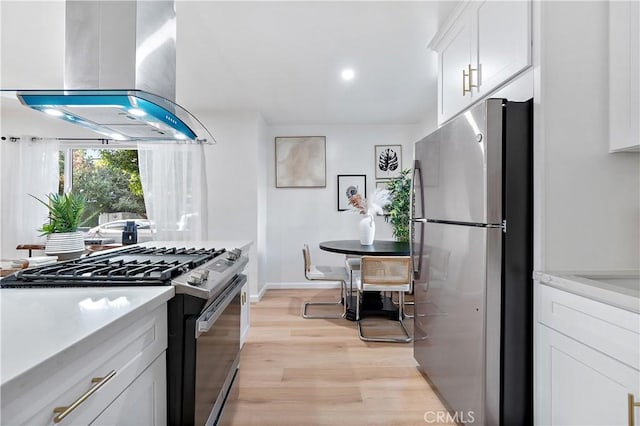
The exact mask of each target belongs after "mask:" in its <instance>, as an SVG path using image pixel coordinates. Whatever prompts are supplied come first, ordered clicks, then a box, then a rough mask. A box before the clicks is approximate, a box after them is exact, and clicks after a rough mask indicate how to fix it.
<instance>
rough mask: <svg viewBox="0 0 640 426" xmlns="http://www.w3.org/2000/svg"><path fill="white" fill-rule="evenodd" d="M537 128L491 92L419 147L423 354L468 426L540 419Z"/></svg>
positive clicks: (525, 108)
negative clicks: (536, 415) (536, 404)
mask: <svg viewBox="0 0 640 426" xmlns="http://www.w3.org/2000/svg"><path fill="white" fill-rule="evenodd" d="M532 127H533V125H532V101H528V102H509V101H507V100H505V99H488V100H486V101H484V102H482V103H480V104H478V105H477V106H475V107H473V108H471V109H470V110H468V111H466V112H464V113H463V114H461V115H460V116H458V117H457V118H455V119H454V120H452V121H451V122H449V124H446V125H444V126H442V127H441V128H439V129H438V130H436V131H435V132H433V133H432V134H430V135H429V136H427V137H425V138H424V139H422V140H420V141H418V142H416V144H415V153H414V155H415V157H414V158H415V161H414V171H413V191H414V194H413V200H412V208H411V213H412V215H411V222H412V230H411V234H412V244H411V249H412V257H413V268H414V283H415V284H414V295H415V320H414V324H415V340H414V357H415V359H416V360H417V361H418V363H419V365H420V368H421V370H422V371H423V373H424V374H425V376H426V377H427V379H428V380H429V381H430V383H431V384H432V386H433V387H434V388H435V390H436V391H437V392H438V394H439V396H440V397H441V399H442V400H443V402H444V403H445V405H446V406H447V408H448V410H449V413H448V414H447V415H448V416H449V417H448V418H449V419H453V420H455V421H457V422H459V423H463V424H474V425H498V424H501V425H526V424H531V423H532V422H533V377H532V376H533V374H532V370H533V366H532V365H533V282H532V278H531V275H532V268H533V261H532V257H533V255H532V252H533V247H532V246H533V237H532V215H533V203H532V186H533V185H532V163H533V160H532V139H533V137H532ZM434 415H435V414H434ZM425 416H426V414H425Z"/></svg>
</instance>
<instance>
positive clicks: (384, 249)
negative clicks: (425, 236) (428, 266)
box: [320, 240, 410, 256]
mask: <svg viewBox="0 0 640 426" xmlns="http://www.w3.org/2000/svg"><path fill="white" fill-rule="evenodd" d="M320 249H321V250H324V251H330V252H332V253H342V254H352V255H356V256H409V254H410V253H409V243H408V242H400V241H386V240H374V241H373V244H371V245H369V246H363V245H362V244H360V240H337V241H323V242H321V243H320Z"/></svg>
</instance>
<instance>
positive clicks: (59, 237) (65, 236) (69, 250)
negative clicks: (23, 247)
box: [44, 231, 85, 260]
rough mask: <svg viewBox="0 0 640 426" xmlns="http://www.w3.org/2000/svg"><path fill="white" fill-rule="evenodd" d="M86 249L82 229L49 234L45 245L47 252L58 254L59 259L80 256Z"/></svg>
mask: <svg viewBox="0 0 640 426" xmlns="http://www.w3.org/2000/svg"><path fill="white" fill-rule="evenodd" d="M84 250H85V247H84V234H83V233H82V232H80V231H77V232H59V233H55V234H49V235H48V236H47V242H46V243H45V246H44V252H45V254H47V255H48V256H58V260H67V259H75V258H78V257H80V256H82V253H84Z"/></svg>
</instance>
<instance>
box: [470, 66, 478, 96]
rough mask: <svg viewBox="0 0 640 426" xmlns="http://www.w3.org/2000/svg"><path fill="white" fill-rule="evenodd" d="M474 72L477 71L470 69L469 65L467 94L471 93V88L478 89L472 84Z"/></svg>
mask: <svg viewBox="0 0 640 426" xmlns="http://www.w3.org/2000/svg"><path fill="white" fill-rule="evenodd" d="M474 71H478V69H477V68H471V64H469V92H470V91H471V88H472V87H476V88H477V87H478V85H477V84H473V72H474Z"/></svg>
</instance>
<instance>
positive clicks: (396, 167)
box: [375, 145, 402, 179]
mask: <svg viewBox="0 0 640 426" xmlns="http://www.w3.org/2000/svg"><path fill="white" fill-rule="evenodd" d="M375 155H376V158H375V162H376V164H375V167H376V179H394V178H397V177H400V172H401V171H402V145H376V146H375Z"/></svg>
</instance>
